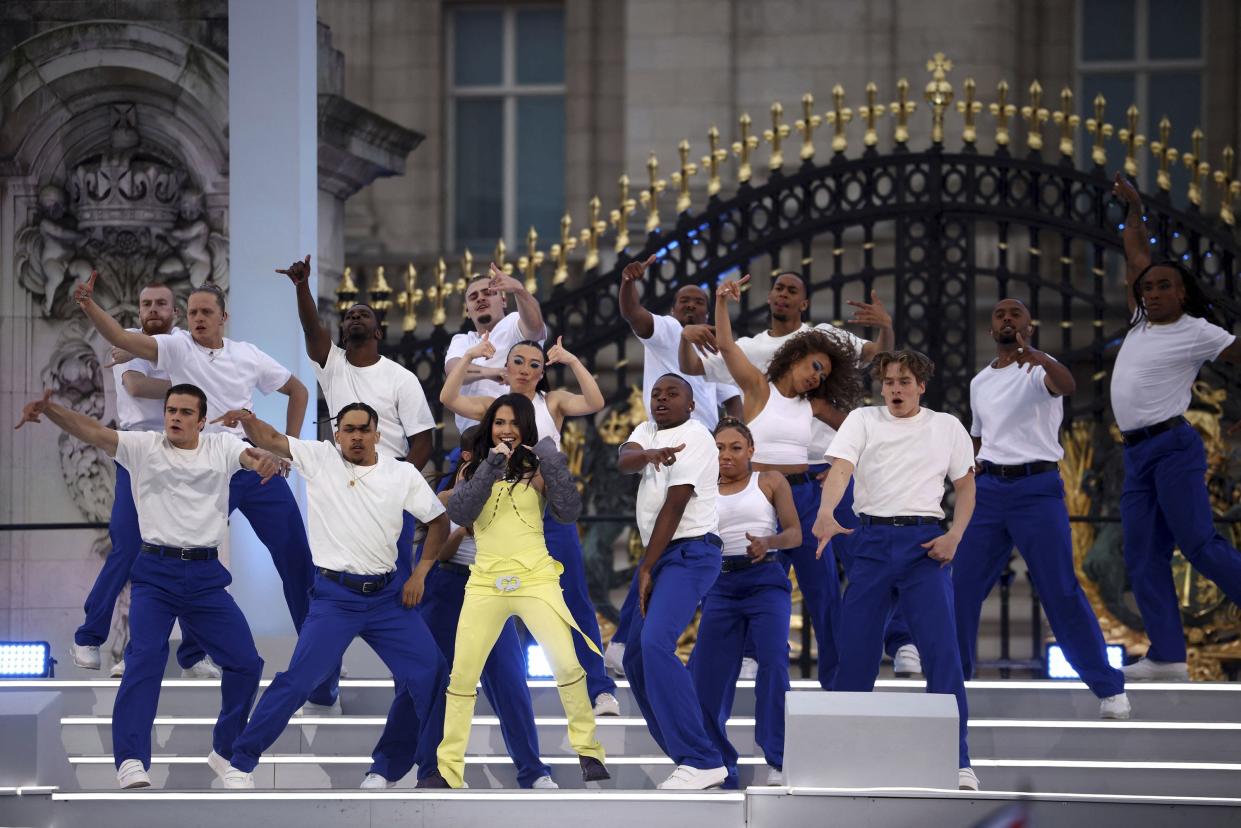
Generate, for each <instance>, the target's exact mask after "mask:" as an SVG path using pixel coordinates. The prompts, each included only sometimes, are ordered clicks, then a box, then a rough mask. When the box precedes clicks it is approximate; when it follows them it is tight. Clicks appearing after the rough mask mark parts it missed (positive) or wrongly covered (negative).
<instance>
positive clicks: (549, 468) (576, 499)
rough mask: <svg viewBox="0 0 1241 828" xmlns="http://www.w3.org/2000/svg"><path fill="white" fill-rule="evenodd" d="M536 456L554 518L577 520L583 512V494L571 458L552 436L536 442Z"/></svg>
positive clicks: (569, 520) (562, 521) (558, 521)
mask: <svg viewBox="0 0 1241 828" xmlns="http://www.w3.org/2000/svg"><path fill="white" fill-rule="evenodd" d="M534 456H535V457H537V458H539V473H540V474H542V475H543V486H544V488H543V493H544V494H545V495H546V497H547V507H548V510H549V513H550V514H551V516H552V519H553V520H555V521H556V522H557V523H573V522H575V521H576V520H577V517H578V515H580V514H581V513H582V495H581V493H580V492H579V491H578V490H577V484H576V483H574V482H573V473H572V472H570V471H569V458H568V457H566V456H565V455H564V454H562V453H561V452H560V451H559V450H558V449H557V448H556V444H555V443H554V442H552V438H550V437H544V438H543V439H542V440H539V442H537V443H535V445H534Z"/></svg>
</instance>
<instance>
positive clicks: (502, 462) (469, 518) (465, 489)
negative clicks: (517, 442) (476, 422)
mask: <svg viewBox="0 0 1241 828" xmlns="http://www.w3.org/2000/svg"><path fill="white" fill-rule="evenodd" d="M507 465H508V453H507V452H506V451H504V450H503V449H499V448H498V447H495V448H492V449H491V452H490V453H489V454H488V455H487V458H486V459H485V460H483V462H481V463H479V464H478V468H476V469H475V470H474V476H473V477H471V478H470V479H469V480H459V481H457V485H456V486H454V487H453V490H452V497H450V498H449V499H448V503H447V504H445V506H446V507H447V509H448V518H449V520H451V521H452V522H453V523H455V524H457V525H458V526H469V525H470V524H472V523H473V522H474V521H475V520H476V519H477V518H478V516H479V514H480V513H481V512H482V511H483V506H484V505H485V504H486V503H487V498H489V497H491V487H492V485H493V484H494V483H495V482H496V481H497V480H499V479H500V477H501V476H502V475H503V474H504V467H505V466H507Z"/></svg>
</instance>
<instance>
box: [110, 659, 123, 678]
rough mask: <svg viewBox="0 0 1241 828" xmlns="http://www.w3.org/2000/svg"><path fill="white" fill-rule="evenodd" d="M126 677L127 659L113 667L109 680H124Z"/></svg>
mask: <svg viewBox="0 0 1241 828" xmlns="http://www.w3.org/2000/svg"><path fill="white" fill-rule="evenodd" d="M124 677H125V659H121V660H120V661H118V662H116V663H115V664H113V665H112V669H111V670H109V671H108V678H124Z"/></svg>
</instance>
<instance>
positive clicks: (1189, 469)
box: [1120, 424, 1241, 661]
mask: <svg viewBox="0 0 1241 828" xmlns="http://www.w3.org/2000/svg"><path fill="white" fill-rule="evenodd" d="M1214 517H1215V515H1214V513H1213V512H1212V511H1211V501H1210V497H1209V496H1208V495H1207V488H1206V452H1205V450H1204V449H1203V447H1202V440H1201V439H1200V438H1199V437H1198V433H1197V432H1196V431H1194V429H1193V427H1192V426H1189V425H1188V424H1186V425H1181V426H1179V427H1177V428H1173V429H1169V430H1168V431H1165V432H1164V433H1163V434H1158V435H1156V436H1154V437H1151V438H1150V439H1148V440H1145V441H1143V442H1141V443H1139V444H1138V445H1136V446H1131V447H1126V448H1125V485H1124V489H1123V490H1122V492H1121V495H1120V519H1121V525H1122V527H1123V529H1124V537H1125V541H1124V543H1125V566H1126V568H1127V569H1128V570H1129V584H1130V586H1131V588H1132V589H1133V597H1134V599H1135V600H1136V601H1137V605H1138V610H1139V611H1140V612H1141V613H1142V623H1143V624H1144V625H1145V626H1146V635H1147V636H1148V637H1149V638H1150V641H1151V646H1150V649H1149V650H1147V652H1146V656H1147V658H1150V659H1152V660H1153V661H1184V660H1185V635H1184V632H1183V630H1182V628H1181V611H1180V604H1179V602H1178V601H1177V592H1176V587H1175V585H1174V584H1173V582H1172V568H1171V566H1170V563H1171V560H1172V545H1173V544H1174V543H1175V544H1176V545H1177V546H1178V547H1180V550H1181V554H1183V555H1184V556H1185V558H1186V560H1188V561H1189V563H1190V564H1191V565H1192V566H1193V568H1194V569H1196V570H1197V571H1198V572H1200V573H1202V574H1203V575H1205V576H1206V577H1208V578H1210V579H1211V580H1212V581H1214V582H1215V584H1216V586H1218V587H1219V588H1220V590H1222V591H1223V593H1224V594H1225V595H1227V596H1228V597H1229V599H1231V600H1232V601H1233V602H1235V603H1241V554H1238V552H1237V550H1236V549H1234V548H1233V546H1232V545H1231V544H1229V543H1228V541H1226V540H1224V539H1223V538H1222V537H1221V536H1220V534H1219V533H1218V532H1216V531H1215V523H1214Z"/></svg>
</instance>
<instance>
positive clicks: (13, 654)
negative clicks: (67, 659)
mask: <svg viewBox="0 0 1241 828" xmlns="http://www.w3.org/2000/svg"><path fill="white" fill-rule="evenodd" d="M55 663H56V661H55V659H53V658H52V648H51V645H49V644H48V643H47V642H46V641H0V679H10V678H40V677H45V676H51V675H52V665H54V664H55Z"/></svg>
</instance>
